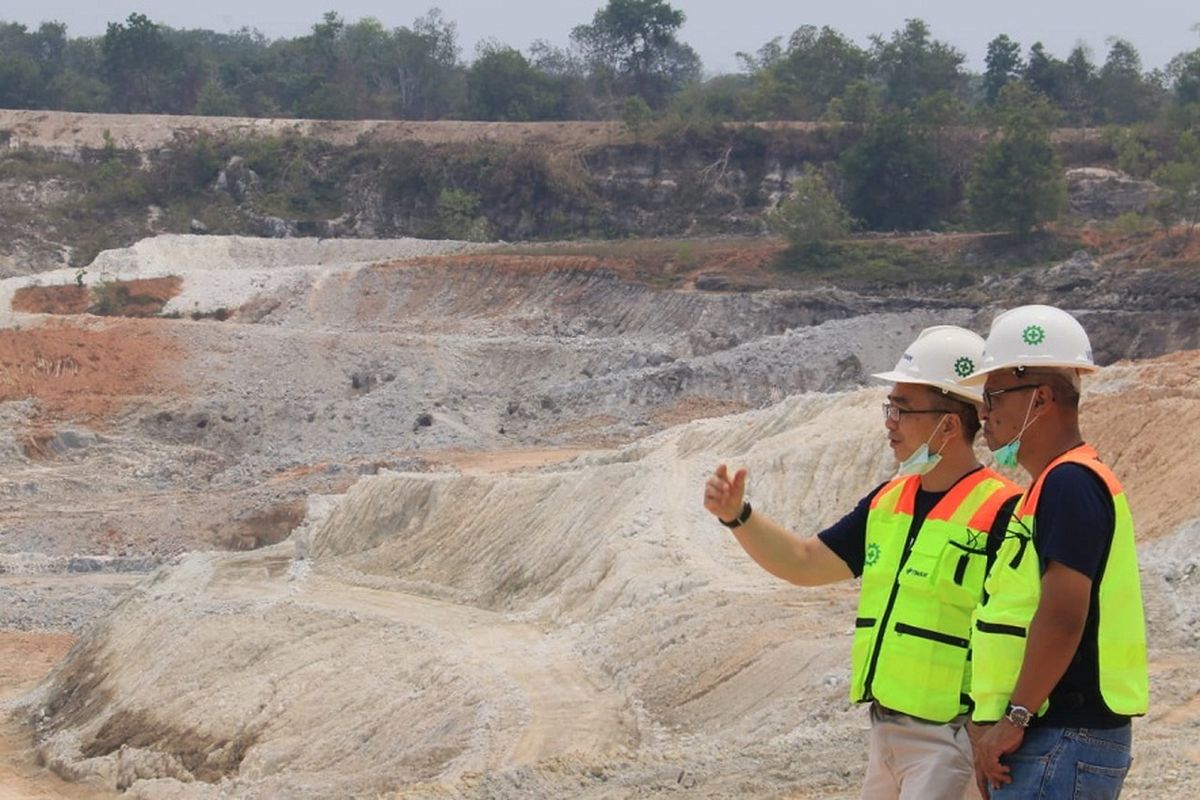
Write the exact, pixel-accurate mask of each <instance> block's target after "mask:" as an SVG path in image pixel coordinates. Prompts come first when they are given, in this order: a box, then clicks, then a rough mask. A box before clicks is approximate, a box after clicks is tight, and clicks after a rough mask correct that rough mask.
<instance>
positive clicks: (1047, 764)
mask: <svg viewBox="0 0 1200 800" xmlns="http://www.w3.org/2000/svg"><path fill="white" fill-rule="evenodd" d="M1130 739H1131V730H1130V726H1129V725H1125V726H1124V727H1121V728H1111V729H1100V728H1032V729H1030V730H1028V731H1026V732H1025V739H1024V741H1022V742H1021V746H1020V747H1019V748H1017V751H1016V752H1015V753H1012V754H1011V755H1007V756H1005V757H1004V758H1002V759H1001V761H1002V762H1004V763H1005V764H1007V765H1008V766H1009V767H1010V768H1011V769H1012V772H1011V773H1010V775H1011V777H1012V783H1009V784H1006V785H1004V786H1001V787H1000V788H998V789H992V791H991V796H992V797H993V798H995V800H1015V799H1016V798H1022V800H1025V798H1037V800H1110V798H1115V797H1117V796H1118V795H1120V794H1121V784H1122V783H1123V782H1124V781H1125V773H1127V772H1128V771H1129V764H1130V762H1132V761H1133V757H1132V756H1131V755H1130V752H1129V743H1130Z"/></svg>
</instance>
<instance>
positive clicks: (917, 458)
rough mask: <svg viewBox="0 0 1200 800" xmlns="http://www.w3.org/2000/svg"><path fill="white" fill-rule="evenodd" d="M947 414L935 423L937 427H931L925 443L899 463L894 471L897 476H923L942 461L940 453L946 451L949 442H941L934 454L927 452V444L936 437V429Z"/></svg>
mask: <svg viewBox="0 0 1200 800" xmlns="http://www.w3.org/2000/svg"><path fill="white" fill-rule="evenodd" d="M947 416H949V415H948V414H943V415H942V416H941V417H940V418H939V419H938V421H937V425H935V426H933V433H931V434H929V438H928V439H926V440H925V443H924V444H922V445H921V446H920V447H918V448H917V449H916V450H914V451H913V454H912V455H911V456H909V457H908V458H906V459H904V460H903V461H901V462H900V466H899V467H897V469H896V474H897V475H925V474H927V473H928V472H929V471H930V470H932V469H933V468H934V467H936V466H937V465H938V464H939V463H941V461H942V451H943V450H945V449H946V445H947V444H949V442H950V440H949V439H947V440H946V441H945V442H942V446H941V447H939V448H938V451H937V452H936V453H932V454H931V453H930V452H929V443H930V442H932V441H933V437H934V436H937V429H938V428H939V427H940V426H941V424H942V420H943V419H945V418H946V417H947Z"/></svg>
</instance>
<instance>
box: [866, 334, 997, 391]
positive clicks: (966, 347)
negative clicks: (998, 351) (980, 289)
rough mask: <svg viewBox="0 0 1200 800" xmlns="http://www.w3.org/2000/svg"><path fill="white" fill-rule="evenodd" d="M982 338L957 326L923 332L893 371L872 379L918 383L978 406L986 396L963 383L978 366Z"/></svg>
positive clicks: (981, 351) (981, 350) (878, 374)
mask: <svg viewBox="0 0 1200 800" xmlns="http://www.w3.org/2000/svg"><path fill="white" fill-rule="evenodd" d="M982 354H983V337H982V336H980V335H979V334H977V333H973V332H971V331H969V330H967V329H966V328H960V327H958V326H957V325H935V326H934V327H932V328H926V329H925V330H923V331H921V335H920V336H918V337H917V340H916V341H915V342H913V343H912V344H911V345H909V346H908V349H907V350H905V351H904V355H902V356H900V360H899V361H898V362H896V368H895V369H894V370H892V371H891V372H878V373H876V374H874V375H872V376H871V377H872V378H879V379H880V380H884V381H890V382H892V383H919V384H923V385H925V386H932V387H934V388H937V389H941V390H942V392H943V393H944V394H952V395H954V396H955V398H956V399H958V400H966V401H967V402H970V403H978V402H980V401H981V400H982V399H983V393H982V392H981V391H980V390H979V389H978V388H976V387H971V386H963V385H962V384H961V383H959V381H961V380H962V379H963V378H965V377H966V376H968V375H970V374H971V373H972V372H974V371H975V369H976V368H977V367H978V366H979V359H980V356H982Z"/></svg>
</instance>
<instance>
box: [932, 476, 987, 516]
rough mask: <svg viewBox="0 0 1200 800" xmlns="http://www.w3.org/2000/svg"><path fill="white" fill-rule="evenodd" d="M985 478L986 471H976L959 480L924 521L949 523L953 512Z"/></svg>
mask: <svg viewBox="0 0 1200 800" xmlns="http://www.w3.org/2000/svg"><path fill="white" fill-rule="evenodd" d="M987 478H988V474H987V470H982V469H977V470H975V471H974V472H972V473H971V474H970V475H967V476H966V477H964V478H962V479H961V480H959V482H958V483H956V484H954V485H953V486H951V487H950V491H948V492H946V494H945V495H944V496H943V497H942V499H941V500H939V501H938V504H937V505H936V506H934V507H933V509H932V510H931V511H930V512H929V516H928V517H926V519H938V520H943V521H945V522H949V521H950V518H951V517H952V516H954V512H955V511H958V509H959V507H960V506H961V505H962V504H963V501H964V500H966V499H967V495H969V494H971V492H973V491H975V487H977V486H978V485H979V484H981V483H983V482H984V481H985V480H987Z"/></svg>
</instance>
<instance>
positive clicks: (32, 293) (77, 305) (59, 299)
mask: <svg viewBox="0 0 1200 800" xmlns="http://www.w3.org/2000/svg"><path fill="white" fill-rule="evenodd" d="M182 288H183V278H180V277H179V276H178V275H168V276H166V277H163V278H142V279H138V280H132V281H105V282H103V283H99V284H96V285H95V286H90V287H89V286H26V287H24V288H22V289H18V290H17V291H16V292H15V293H14V294H13V300H12V308H13V311H23V312H26V313H29V314H86V313H89V311H90V312H91V313H93V314H100V315H103V316H113V317H153V316H157V315H158V314H161V313H162V310H163V306H165V305H166V304H167V302H168V301H169V300H170V299H171V298H172V297H175V296H176V295H177V294H179V292H180V290H182Z"/></svg>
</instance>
